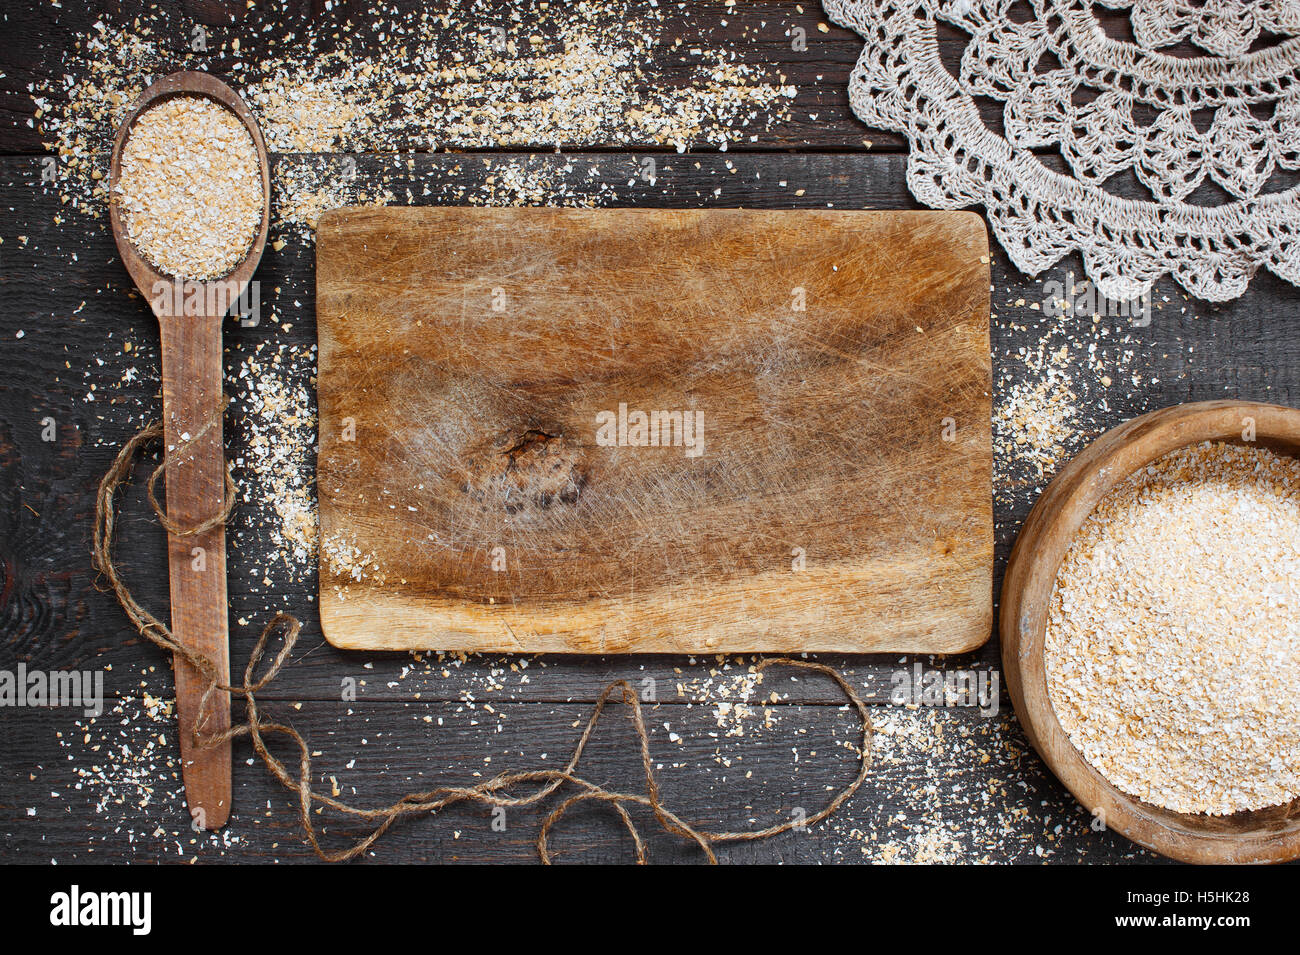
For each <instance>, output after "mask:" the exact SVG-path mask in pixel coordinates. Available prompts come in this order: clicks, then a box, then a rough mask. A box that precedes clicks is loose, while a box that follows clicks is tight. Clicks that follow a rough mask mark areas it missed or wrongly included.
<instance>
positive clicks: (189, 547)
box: [160, 315, 231, 829]
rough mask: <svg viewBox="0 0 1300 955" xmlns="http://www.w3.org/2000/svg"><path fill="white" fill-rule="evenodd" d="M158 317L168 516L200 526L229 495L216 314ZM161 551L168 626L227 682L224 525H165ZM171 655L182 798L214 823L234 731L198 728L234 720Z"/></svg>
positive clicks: (226, 810) (225, 704) (224, 803)
mask: <svg viewBox="0 0 1300 955" xmlns="http://www.w3.org/2000/svg"><path fill="white" fill-rule="evenodd" d="M160 325H161V331H162V386H163V440H164V442H165V446H166V448H167V459H166V460H167V469H166V473H165V478H166V488H167V516H168V518H170V520H171V522H172V523H173V525H175V526H177V527H178V528H187V527H196V526H198V525H199V524H202V523H204V522H205V521H207V520H209V519H210V518H212V517H213V516H214V515H216V514H219V513H220V512H221V509H222V503H223V501H224V500H225V454H224V451H223V444H222V427H221V414H222V408H223V397H222V364H221V319H220V318H211V317H199V316H193V315H191V316H185V315H181V316H168V317H163V318H161V319H160ZM167 552H168V567H169V576H170V582H171V605H172V632H173V634H174V635H175V637H176V639H177V640H178V641H179V642H180V643H182V644H184V645H185V646H187V647H190V648H192V649H194V650H196V651H198V652H199V653H201V654H204V655H205V656H207V657H208V658H209V659H211V660H212V661H214V662H215V663H216V664H217V667H218V670H219V673H220V679H221V682H222V683H226V684H228V683H229V682H230V647H229V642H228V624H227V608H228V604H227V600H226V531H225V526H224V525H223V524H220V523H218V524H217V525H216V526H215V527H212V528H211V529H209V530H206V531H203V532H201V533H196V534H175V533H169V534H168V539H167ZM173 659H174V664H175V671H176V714H177V718H178V720H179V723H180V745H181V765H182V775H183V779H184V781H185V799H186V802H187V804H188V805H189V810H190V815H191V816H192V817H194V821H195V826H196V827H197V828H200V829H217V828H220V827H221V826H223V825H225V823H226V820H227V819H228V818H229V816H230V775H231V773H230V752H231V748H230V741H229V740H226V741H224V742H222V743H219V744H217V745H212V746H200V745H196V743H195V742H194V732H195V728H196V723H198V721H199V720H200V716H202V725H199V726H198V727H197V728H198V732H199V735H200V736H201V737H202V736H211V735H214V734H218V733H221V732H224V731H225V730H227V729H229V728H230V694H229V693H224V692H217V693H215V694H213V696H212V698H211V699H210V700H209V701H208V703H207V706H206V707H203V708H202V710H203V711H202V713H200V709H201V706H202V701H203V695H204V693H205V691H206V690H207V680H206V678H205V677H204V676H203V674H202V673H200V672H199V671H198V670H197V669H195V668H194V667H193V666H191V665H190V664H189V663H188V662H186V661H185V659H184V658H183V657H181V656H179V655H176V656H174V658H173Z"/></svg>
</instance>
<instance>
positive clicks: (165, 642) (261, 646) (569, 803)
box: [93, 417, 872, 864]
mask: <svg viewBox="0 0 1300 955" xmlns="http://www.w3.org/2000/svg"><path fill="white" fill-rule="evenodd" d="M217 420H220V419H219V417H218V419H217ZM204 431H206V428H205V429H204ZM204 431H200V435H201V434H203V433H204ZM162 433H163V432H162V427H161V426H160V425H158V424H156V423H155V424H151V425H149V426H148V427H146V428H144V429H143V430H142V431H140V432H139V433H138V434H136V435H135V436H134V437H132V438H131V440H129V441H128V442H127V443H126V444H125V445H123V447H122V449H121V451H119V452H118V455H117V458H116V459H115V460H114V461H113V465H112V467H110V468H109V470H108V473H106V474H105V475H104V478H103V480H101V481H100V483H99V492H98V494H97V496H96V499H95V528H94V539H93V557H94V563H95V567H96V568H97V569H98V570H99V572H100V573H101V574H103V576H104V577H105V578H106V579H107V580H108V582H109V584H110V585H111V586H112V588H113V592H114V594H116V596H117V599H118V602H119V603H121V605H122V608H123V609H124V610H125V611H126V614H127V616H128V617H129V618H130V619H131V622H132V624H134V625H135V628H136V629H137V630H139V631H140V634H141V635H142V636H143V637H145V638H146V639H147V640H149V641H151V642H152V643H154V644H156V645H157V646H159V647H161V648H163V649H165V650H170V651H171V652H172V653H174V654H179V655H180V656H181V657H183V658H184V659H185V660H186V661H187V662H188V663H189V664H190V665H191V666H193V667H194V668H195V669H196V670H198V671H199V672H200V673H202V674H203V675H204V676H205V677H206V678H207V680H208V689H207V691H206V692H205V693H204V696H203V703H202V704H201V706H200V719H199V720H196V726H197V725H201V724H202V722H203V714H204V713H205V712H206V709H207V707H208V704H209V701H210V700H211V699H212V698H213V696H214V695H215V694H217V693H219V692H227V693H231V694H233V695H235V696H239V697H243V699H244V703H245V709H246V717H247V722H246V723H244V724H243V725H240V726H234V727H231V728H230V729H229V730H226V731H224V732H222V733H220V734H217V735H213V736H205V737H202V738H200V737H199V734H198V733H197V730H196V732H195V741H196V743H198V744H199V745H205V746H211V745H215V744H218V743H221V742H224V741H226V740H230V739H234V738H236V737H241V736H247V737H249V739H250V740H251V741H252V744H253V749H254V750H255V751H256V752H257V755H258V756H260V757H261V759H262V762H263V763H264V764H265V765H266V768H267V769H268V770H269V771H270V773H271V774H272V775H273V776H275V778H276V779H278V780H279V781H280V783H281V785H283V786H284V787H285V788H286V789H288V790H290V791H291V792H295V793H297V795H298V818H299V821H300V822H301V823H302V827H303V830H304V831H305V832H306V835H307V840H308V842H310V843H311V846H312V848H313V849H314V850H315V851H316V854H317V855H318V856H319V857H320V858H321V859H323V860H325V861H327V862H343V861H347V860H349V859H355V858H356V857H357V856H359V855H361V854H362V853H363V852H365V851H366V850H367V849H369V848H370V847H371V846H372V845H373V844H374V843H375V841H376V840H378V839H379V837H380V836H382V835H383V834H384V833H385V832H387V831H388V829H389V827H390V826H392V825H393V823H395V822H397V821H398V820H399V819H401V818H402V817H404V816H410V815H415V814H418V813H430V814H432V813H436V812H437V811H439V810H441V809H444V808H446V807H448V806H451V805H455V804H457V803H462V802H475V803H479V804H482V805H488V806H502V807H510V806H529V805H533V804H535V803H539V802H541V801H542V800H544V799H546V798H547V797H548V796H550V795H551V794H552V793H554V792H555V791H556V790H557V789H559V788H560V787H561V786H563V785H564V784H566V783H567V784H569V785H570V786H573V787H575V788H576V789H577V790H578V791H577V792H576V793H574V794H572V795H570V796H568V797H567V798H566V799H564V801H563V802H561V803H560V804H559V805H558V806H556V807H555V809H554V810H553V811H552V812H551V813H550V815H548V816H547V817H546V819H545V820H544V821H543V822H542V827H541V831H540V832H539V833H538V837H537V852H538V854H539V855H540V856H541V860H542V862H544V863H547V864H549V863H550V862H551V852H550V848H549V838H550V834H551V830H552V829H553V828H554V827H555V825H556V824H557V823H558V822H559V821H560V820H561V819H562V818H563V817H564V815H565V814H566V813H567V812H568V811H569V810H570V809H571V808H573V807H574V806H577V805H579V804H580V803H584V802H600V803H604V804H606V805H609V806H612V807H613V809H614V811H615V812H617V813H618V816H619V818H620V819H621V820H622V822H623V825H624V827H625V828H626V829H627V831H628V834H629V835H630V836H631V837H632V844H633V846H634V847H635V849H636V861H637V862H638V863H645V862H646V846H645V842H644V841H643V840H642V838H641V833H640V832H639V830H638V829H637V826H636V824H635V822H634V821H633V819H632V816H631V813H630V812H629V811H628V808H629V807H630V806H641V807H644V808H647V809H649V810H650V811H651V813H653V815H654V817H655V820H656V821H657V822H658V823H659V825H660V826H661V827H662V828H663V829H664V830H665V831H667V832H670V833H672V834H673V835H676V836H679V837H681V838H683V839H686V840H689V841H692V842H694V843H695V844H696V845H698V846H699V847H700V849H702V850H703V852H704V855H705V856H706V857H707V859H708V861H709V862H711V863H716V862H717V861H718V859H717V855H716V853H715V851H714V849H715V846H717V845H718V844H721V843H728V842H742V841H752V840H757V839H766V838H768V837H770V836H774V835H777V834H778V833H782V832H788V831H790V830H791V829H796V828H803V827H805V826H811V825H815V824H817V823H819V822H821V821H822V820H823V819H825V818H826V817H827V816H829V815H830V814H831V813H833V812H835V811H836V810H837V809H839V808H840V806H842V805H843V804H844V803H845V801H847V800H848V799H849V798H850V797H851V796H852V795H853V794H854V793H855V792H857V790H858V788H859V787H860V786H861V785H862V783H863V781H864V780H865V779H866V777H867V772H868V769H869V767H870V754H871V736H872V725H871V717H870V714H869V713H868V711H867V707H866V704H865V703H863V702H862V699H861V698H860V697H859V696H858V694H857V693H856V692H855V691H854V689H853V688H852V687H851V686H850V685H849V684H848V682H847V681H846V680H845V679H844V677H843V676H841V675H840V674H839V673H838V672H836V671H835V670H833V669H832V668H830V667H828V666H824V665H822V664H820V663H811V662H808V661H806V660H792V659H788V658H785V657H769V658H767V659H764V660H761V661H760V662H759V663H758V664H757V666H756V668H755V672H757V673H762V672H763V671H764V670H767V669H768V668H769V667H775V666H783V667H794V668H798V669H803V670H811V671H813V672H815V673H820V674H822V675H824V676H827V677H829V678H830V679H832V680H834V681H835V683H836V684H838V686H839V688H840V690H841V691H843V693H844V695H845V696H846V697H847V698H848V700H849V701H850V702H851V703H852V704H853V706H854V708H855V709H856V710H857V712H858V716H859V717H860V719H861V721H862V749H861V753H860V757H859V767H858V773H857V776H856V777H854V779H853V781H852V782H851V783H849V784H848V786H846V787H845V788H843V789H841V790H840V791H839V792H838V793H837V794H836V795H835V797H834V798H833V799H831V801H830V802H829V803H827V804H826V806H824V807H823V808H822V809H821V810H819V811H818V812H816V813H813V814H812V815H811V816H808V817H807V818H806V819H800V818H792V819H790V820H788V821H786V822H781V823H777V824H775V825H771V826H768V827H767V828H765V829H758V830H754V831H742V832H728V831H720V832H714V831H710V830H706V829H701V828H698V827H696V826H693V825H691V824H690V823H687V822H685V821H683V820H682V819H681V818H680V817H679V816H678V815H677V814H676V813H674V812H673V811H672V810H670V809H669V808H668V807H667V806H665V805H664V803H663V798H662V795H661V793H660V789H659V780H658V777H657V776H656V774H655V770H654V765H653V763H652V761H651V759H650V735H649V733H648V732H647V731H646V725H645V716H644V714H643V713H642V710H641V701H640V699H639V698H638V697H637V694H636V692H635V691H634V690H633V689H632V686H631V684H629V683H628V682H627V681H626V680H616V681H615V682H613V683H611V684H609V686H607V687H605V689H604V690H603V691H602V692H601V694H600V697H599V698H598V699H597V700H596V705H595V708H594V709H593V710H592V712H591V716H590V717H589V718H588V720H587V725H586V727H584V729H583V731H582V735H581V736H579V737H578V742H577V745H576V746H575V747H574V749H573V754H572V755H571V756H570V757H569V760H568V762H567V763H566V764H565V766H564V768H563V769H535V770H528V771H524V772H513V773H501V774H499V775H498V776H496V777H494V778H493V779H490V780H488V781H486V782H482V783H478V784H477V785H474V786H439V787H437V788H435V789H431V790H428V791H425V792H415V793H409V794H408V795H405V796H403V797H402V798H401V799H399V800H397V801H396V802H394V803H392V804H391V805H388V806H384V807H382V808H377V809H363V808H359V807H356V806H351V805H349V804H347V803H345V802H342V801H341V800H339V799H335V798H334V797H332V796H326V795H323V794H321V793H318V792H315V791H314V790H313V789H312V783H311V779H312V774H311V750H310V749H309V748H308V746H307V742H306V740H305V739H303V737H302V735H301V734H299V733H298V731H297V730H295V729H294V728H293V727H291V726H286V725H284V724H282V723H274V722H268V721H267V720H266V719H265V718H264V717H263V716H262V712H261V710H260V709H259V707H258V703H257V699H256V694H257V693H259V692H261V691H262V690H263V689H264V688H265V687H266V686H268V685H269V684H270V683H271V681H272V680H274V679H275V678H276V676H277V675H278V674H279V672H280V670H281V668H282V667H283V666H284V664H285V662H286V661H287V660H288V658H289V654H290V652H291V651H292V650H293V647H294V644H295V643H296V642H297V640H298V635H299V632H300V630H301V624H300V623H299V622H298V620H297V619H296V618H295V617H293V616H290V615H289V614H286V613H278V614H276V615H275V617H274V619H272V620H271V622H270V623H268V624H267V625H266V628H265V629H264V630H263V631H262V634H261V636H260V637H258V640H257V645H256V646H255V647H254V648H253V654H252V656H251V657H250V658H249V661H248V666H247V667H245V668H244V680H243V683H242V684H240V685H238V686H230V685H226V684H224V683H222V682H221V680H220V679H219V676H218V672H219V671H218V670H217V667H216V664H215V663H214V662H213V661H212V660H211V659H209V658H208V657H206V656H204V655H202V654H200V653H197V652H195V651H194V650H192V649H190V648H189V647H186V646H184V645H183V644H181V643H179V642H178V641H177V640H176V639H175V638H174V637H173V635H172V632H171V630H169V629H168V628H167V626H166V625H165V624H163V622H162V621H160V620H159V619H158V618H157V617H155V616H154V615H153V614H151V613H150V612H149V611H148V610H146V609H145V608H144V607H142V606H141V605H140V604H139V603H138V602H137V601H136V600H135V598H134V597H133V596H132V595H131V591H130V590H129V589H128V588H127V586H126V584H125V583H124V582H123V580H122V577H121V575H120V574H119V573H118V570H117V567H116V566H115V564H114V562H113V554H112V545H113V535H114V529H115V525H116V519H117V512H116V505H115V503H114V499H115V495H116V493H117V490H118V488H119V487H120V486H121V485H122V484H123V483H124V482H125V481H127V480H128V479H129V478H130V476H131V473H132V471H133V469H134V466H135V459H136V456H137V455H138V454H139V453H140V451H141V449H143V448H144V447H145V446H146V445H148V444H149V443H150V442H153V441H156V440H158V439H160V438H161V437H162ZM197 437H198V435H196V436H195V438H191V439H190V441H191V442H192V441H193V440H195V439H196V438H197ZM165 454H166V452H164V456H165ZM162 470H163V465H162V464H160V465H159V466H158V468H157V469H155V471H154V472H153V474H152V475H151V476H150V478H149V482H148V495H149V501H150V504H152V506H153V509H154V511H155V512H156V513H157V514H158V517H159V519H160V520H161V521H162V522H163V525H164V527H166V528H167V529H168V530H169V531H171V532H172V533H173V534H178V535H189V534H196V533H200V532H201V531H203V530H207V529H210V528H212V527H215V526H216V525H217V524H222V523H224V522H225V521H226V519H227V518H228V517H229V515H230V513H231V511H232V510H233V508H234V500H235V495H234V483H233V480H232V478H231V476H230V470H229V467H227V469H226V502H225V506H224V507H223V508H222V510H221V512H220V513H219V514H217V515H215V516H214V517H212V518H209V519H208V520H205V521H203V522H202V523H201V524H199V525H197V526H195V527H192V528H177V527H176V526H175V525H174V524H173V523H172V522H171V521H169V520H168V519H167V516H166V515H165V514H164V513H163V509H162V507H161V506H160V505H159V503H158V500H157V498H156V497H155V495H154V485H155V483H156V481H157V478H158V474H159V472H160V471H162ZM276 631H280V632H281V634H282V636H281V640H282V645H281V647H280V650H279V652H278V653H276V655H275V659H274V660H273V661H272V662H271V664H270V665H269V666H268V668H267V670H266V673H265V674H263V675H262V677H261V678H260V679H259V678H257V677H256V676H255V672H256V670H257V667H258V666H259V665H260V664H261V662H262V658H263V656H264V655H265V654H266V648H267V643H268V641H269V640H270V637H271V635H272V634H273V633H275V632H276ZM611 699H616V700H617V701H619V702H622V703H625V704H627V705H628V707H629V712H630V714H631V718H632V725H633V726H634V727H635V729H636V735H637V739H638V740H639V744H640V750H641V767H642V770H643V772H644V775H645V782H646V793H645V795H641V794H637V793H624V792H616V791H613V790H609V789H606V788H604V787H603V786H598V785H596V784H595V783H592V782H589V781H588V780H585V779H583V778H582V777H581V776H579V775H577V768H578V764H579V762H580V761H581V759H582V755H583V752H584V751H585V750H586V747H587V742H588V741H589V740H590V739H591V735H592V733H593V731H594V730H595V728H596V724H597V723H598V722H599V721H600V717H601V714H602V713H604V711H605V706H606V704H607V703H609V701H610V700H611ZM276 735H279V736H286V737H288V738H289V739H291V740H293V742H294V744H295V745H296V746H297V747H298V772H297V774H296V775H294V774H293V773H291V772H290V771H289V769H288V767H286V766H285V764H284V763H283V762H281V760H280V759H279V758H278V757H276V756H275V755H274V754H273V753H272V752H271V751H270V749H269V748H268V747H267V737H269V736H276ZM529 784H537V785H538V786H539V788H537V789H536V790H535V791H534V792H532V793H528V794H525V795H512V794H511V790H513V789H514V788H515V787H517V786H521V785H529ZM313 804H320V805H321V806H324V807H328V808H330V809H333V810H335V811H336V812H339V813H341V814H343V815H346V816H350V817H353V818H355V819H360V820H365V821H366V822H371V823H375V824H376V825H375V827H374V829H373V830H372V831H371V832H370V834H369V835H367V836H364V837H363V838H360V839H358V840H357V841H356V842H354V843H353V844H352V845H351V846H348V847H347V848H343V849H334V850H331V849H327V848H325V847H324V846H322V845H321V842H320V833H318V832H317V829H316V826H315V824H314V823H313V821H312V807H313Z"/></svg>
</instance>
